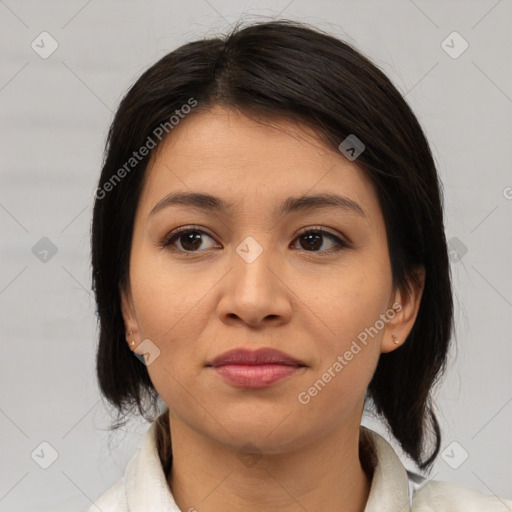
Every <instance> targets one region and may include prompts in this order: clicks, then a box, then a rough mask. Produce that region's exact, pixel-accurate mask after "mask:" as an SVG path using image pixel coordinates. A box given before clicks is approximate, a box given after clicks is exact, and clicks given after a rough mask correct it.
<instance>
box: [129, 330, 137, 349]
mask: <svg viewBox="0 0 512 512" xmlns="http://www.w3.org/2000/svg"><path fill="white" fill-rule="evenodd" d="M132 334H133V331H130V332H129V333H128V334H127V336H131V335H132ZM130 345H131V346H132V347H133V346H134V345H135V341H134V340H132V341H130Z"/></svg>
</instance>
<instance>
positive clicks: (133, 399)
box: [90, 21, 512, 512]
mask: <svg viewBox="0 0 512 512" xmlns="http://www.w3.org/2000/svg"><path fill="white" fill-rule="evenodd" d="M92 266H93V289H94V291H95V293H96V300H97V312H98V316H99V320H100V341H99V347H98V354H97V372H98V379H99V384H100V389H101V392H102V393H103V395H104V396H105V397H106V398H107V399H108V400H109V401H110V402H111V403H112V404H113V405H114V406H115V407H116V408H117V410H118V411H119V413H120V415H121V416H124V415H125V414H126V413H127V412H129V411H131V410H133V409H134V408H135V407H136V408H137V409H138V411H139V412H140V413H141V414H142V415H144V414H145V411H144V405H145V403H146V402H145V399H146V398H149V400H150V401H151V403H152V404H153V405H155V404H156V402H157V401H158V400H161V401H163V402H164V403H165V406H166V408H165V410H164V412H163V413H161V414H160V416H159V417H158V418H157V419H156V420H155V421H152V423H151V425H150V427H149V429H148V430H147V432H146V434H145V436H144V439H143V441H142V444H141V446H140V448H139V450H138V451H137V453H136V454H135V456H134V457H133V459H132V460H131V461H130V463H129V465H128V467H127V470H126V474H125V476H124V477H123V479H121V480H120V481H119V482H117V483H116V484H115V485H114V486H113V487H112V488H110V489H108V490H107V491H106V492H105V493H104V494H103V495H102V496H101V497H100V498H99V499H98V500H96V502H95V505H93V506H92V507H91V508H90V510H91V511H93V510H97V509H100V510H102V511H103V512H106V511H114V510H115V511H118V512H119V511H128V510H129V511H143V510H144V511H145V510H169V511H179V510H181V511H190V512H192V511H195V510H197V511H199V512H212V511H239V510H245V511H266V510H279V511H284V512H288V511H299V510H301V511H304V510H307V511H316V510H329V511H331V510H333V511H334V510H343V511H346V512H356V511H358V512H361V511H366V512H376V511H379V512H383V511H392V512H397V511H406V510H415V511H420V510H435V511H436V512H440V511H463V512H468V511H473V510H475V511H477V510H478V511H480V510H481V511H486V512H489V511H496V512H497V511H505V510H507V507H508V508H510V507H512V502H509V501H508V502H507V501H506V500H504V499H500V498H497V497H494V496H492V497H491V496H486V495H483V494H480V493H476V492H474V491H471V490H469V489H465V488H463V487H460V486H457V485H452V484H447V483H443V482H435V481H429V480H428V479H426V478H421V477H419V476H417V475H415V474H412V473H408V472H406V470H405V468H404V466H403V465H402V463H401V462H400V460H399V459H398V457H397V455H396V454H395V452H394V451H393V449H392V448H391V446H390V445H389V444H388V443H387V442H386V441H385V440H384V439H383V438H382V437H380V436H379V435H378V434H376V433H375V432H372V431H371V430H369V429H367V428H364V427H362V426H361V417H362V413H363V409H364V406H365V404H371V405H373V407H374V408H375V410H376V411H377V413H379V414H380V415H381V416H382V418H383V419H384V420H385V421H386V422H387V424H388V425H389V427H390V431H391V432H392V434H393V435H394V437H395V438H396V439H397V441H398V442H399V443H400V445H401V446H402V448H403V449H404V451H405V452H406V453H407V454H408V455H409V456H410V457H411V458H412V459H413V460H414V461H415V462H416V463H417V465H418V467H419V468H420V469H421V470H428V469H429V468H430V467H431V465H432V463H433V462H434V460H435V458H436V456H437V455H438V453H439V450H440V446H441V434H440V429H439V425H438V422H437V420H436V417H435V415H434V412H433V408H432V403H431V388H432V385H433V383H434V382H435V381H436V379H438V377H439V376H440V374H441V373H442V371H443V369H444V365H445V360H446V354H447V351H448V348H449V341H450V337H451V333H452V328H453V320H452V295H451V283H450V275H449V262H448V255H447V247H446V240H445V235H444V224H443V211H442V202H441V191H440V184H439V181H438V176H437V171H436V168H435V164H434V162H433V158H432V155H431V152H430V149H429V146H428V143H427V140H426V138H425V136H424V134H423V131H422V129H421V127H420V125H419V124H418V121H417V119H416V117H415V116H414V114H413V113H412V112H411V110H410V108H409V107H408V105H407V104H406V102H405V101H404V99H403V98H402V97H401V95H400V94H399V92H398V91H397V90H396V89H395V88H394V86H393V85H392V84H391V82H390V81H389V79H388V78H387V77H386V76H385V75H384V74H383V73H382V72H381V71H380V70H379V69H377V68H376V67H375V66H374V65H373V64H372V63H371V62H369V60H368V59H367V58H365V57H364V56H363V55H361V54H360V53H359V52H358V51H356V50H355V49H353V48H351V47H350V46H349V45H347V44H346V43H344V42H341V41H339V40H337V39H335V38H334V37H332V36H330V35H327V34H324V33H322V32H320V31H318V30H316V29H313V28H310V27H307V26H305V25H303V24H299V23H296V22H290V21H279V22H278V21H276V22H271V23H260V24H254V25H251V26H248V27H246V28H243V29H241V28H237V29H235V30H234V31H233V32H232V33H231V34H230V35H229V36H228V37H226V38H225V39H220V38H214V39H205V40H198V41H195V42H192V43H189V44H186V45H184V46H182V47H180V48H178V49H177V50H175V51H173V52H171V53H169V54H168V55H166V56H165V57H164V58H162V59H161V60H160V61H159V62H157V63H156V64H155V65H153V66H152V67H151V68H150V69H148V70H147V71H146V72H145V73H144V74H143V75H142V76H141V77H140V78H139V79H138V80H137V82H136V83H135V84H134V86H133V87H132V88H131V90H130V91H129V92H128V94H127V95H126V97H125V98H124V99H123V101H122V102H121V104H120V106H119V109H118V111H117V113H116V116H115V119H114V121H113V123H112V126H111V129H110V133H109V137H108V144H107V148H106V159H105V163H104V166H103V170H102V174H101V177H100V181H99V184H98V188H97V190H96V202H95V207H94V217H93V225H92Z"/></svg>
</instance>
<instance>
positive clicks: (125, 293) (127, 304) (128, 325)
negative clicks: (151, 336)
mask: <svg viewBox="0 0 512 512" xmlns="http://www.w3.org/2000/svg"><path fill="white" fill-rule="evenodd" d="M119 295H120V297H121V312H122V314H123V320H124V327H125V331H126V333H128V332H130V331H131V332H132V333H133V335H135V334H136V333H137V331H138V329H139V326H138V322H137V317H136V315H135V308H134V305H133V297H132V293H131V290H130V287H129V285H128V286H127V287H126V288H125V287H123V286H120V287H119ZM133 335H132V338H133Z"/></svg>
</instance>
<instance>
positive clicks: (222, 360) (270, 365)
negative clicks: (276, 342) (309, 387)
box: [206, 348, 306, 388]
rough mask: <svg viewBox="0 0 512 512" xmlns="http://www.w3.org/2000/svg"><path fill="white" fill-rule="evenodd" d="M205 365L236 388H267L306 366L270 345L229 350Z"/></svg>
mask: <svg viewBox="0 0 512 512" xmlns="http://www.w3.org/2000/svg"><path fill="white" fill-rule="evenodd" d="M206 366H207V367H209V368H212V369H213V370H214V371H215V372H216V373H217V374H218V375H219V376H220V377H221V378H222V379H223V380H224V381H225V382H227V383H229V384H231V385H233V386H236V387H239V388H264V387H268V386H271V385H273V384H275V383H277V382H279V381H280V380H282V379H284V378H286V377H290V376H292V375H294V374H295V373H297V372H299V370H301V369H303V368H305V367H306V365H305V364H304V363H303V362H301V361H299V360H298V359H295V358H293V357H291V356H289V355H288V354H285V353H284V352H280V351H279V350H274V349H271V348H261V349H259V350H247V349H235V350H230V351H228V352H225V353H224V354H221V355H220V356H218V357H216V358H215V359H214V360H213V361H212V362H211V363H208V364H207V365H206Z"/></svg>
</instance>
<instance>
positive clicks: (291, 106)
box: [91, 20, 453, 469]
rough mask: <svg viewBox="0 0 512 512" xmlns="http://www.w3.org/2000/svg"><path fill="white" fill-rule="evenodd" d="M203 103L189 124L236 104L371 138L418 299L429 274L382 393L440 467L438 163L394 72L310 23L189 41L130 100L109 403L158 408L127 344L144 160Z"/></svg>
mask: <svg viewBox="0 0 512 512" xmlns="http://www.w3.org/2000/svg"><path fill="white" fill-rule="evenodd" d="M191 99H192V100H193V101H191ZM193 102H195V106H194V107H193V108H192V110H193V111H192V112H191V113H189V114H188V115H196V113H197V112H200V111H201V110H203V109H207V108H209V107H211V106H213V105H223V106H226V107H229V108H233V109H238V110H240V111H241V112H243V113H246V114H247V115H252V116H259V117H262V116H263V117H265V116H267V117H280V118H285V119H288V120H292V121H295V122H298V123H302V124H303V125H305V126H309V127H311V128H312V129H313V130H314V131H315V133H317V134H318V135H319V136H320V137H321V138H322V140H323V141H324V142H325V143H326V144H328V145H329V146H331V147H333V148H336V149H337V148H338V146H339V144H340V143H341V142H342V141H343V140H344V139H345V138H346V137H347V136H349V135H351V134H353V135H355V136H356V137H357V138H358V139H360V140H361V141H362V142H363V143H364V145H365V150H364V151H363V152H362V153H361V154H360V156H359V157H358V158H357V160H356V161H355V163H356V164H357V165H358V166H359V167H360V168H361V169H362V170H363V171H364V172H365V173H366V174H367V175H368V176H369V177H370V179H371V180H372V182H373V184H374V186H375V189H376V191H377V193H378V197H379V202H380V206H381V209H382V212H383V216H384V220H385V223H386V230H387V239H388V246H389V256H390V261H391V267H392V276H393V283H394V286H396V287H399V288H400V289H402V290H404V291H407V289H408V285H409V284H410V282H411V281H414V279H415V274H414V270H415V269H416V268H417V267H419V266H423V267H424V268H425V270H426V281H425V288H424V291H423V296H422V299H421V303H420V308H419V312H418V316H417V318H416V322H415V324H414V326H413V328H412V331H411V333H410V334H409V336H408V338H407V340H406V341H405V342H404V343H403V345H402V346H401V347H400V348H398V349H396V350H394V351H392V352H390V353H387V354H382V355H381V357H380V359H379V363H378V366H377V369H376V371H375V374H374V376H373V379H372V381H371V383H370V385H369V388H368V398H370V399H371V401H370V403H372V404H373V406H374V408H375V411H376V412H377V413H378V414H380V415H381V416H382V417H383V418H384V419H385V421H386V422H387V424H388V425H389V427H390V429H391V432H392V434H393V435H394V437H395V438H396V439H397V440H398V441H399V443H400V444H401V446H402V448H403V449H404V451H405V452H406V453H407V454H408V455H410V456H411V458H412V459H413V460H414V461H415V462H416V463H417V464H418V466H419V467H420V468H423V469H427V468H429V467H430V466H431V464H432V463H433V461H434V459H435V457H436V456H437V454H438V452H439V449H440V440H441V434H440V429H439V425H438V422H437V420H436V417H435V414H434V412H433V408H432V402H431V394H432V388H433V385H434V383H435V382H436V381H437V379H438V378H439V376H440V375H441V373H442V371H443V370H444V367H445V364H446V356H447V351H448V347H449V341H450V338H451V332H452V329H453V325H452V322H453V318H452V315H453V304H452V290H451V282H450V267H449V260H448V251H447V246H446V239H445V233H444V224H443V208H442V191H441V186H440V183H439V179H438V175H437V170H436V166H435V163H434V160H433V157H432V154H431V151H430V148H429V144H428V142H427V139H426V136H425V134H424V132H423V130H422V128H421V126H420V124H419V122H418V120H417V118H416V116H415V115H414V113H413V112H412V111H411V109H410V107H409V106H408V104H407V103H406V101H405V99H404V98H403V97H402V95H401V94H400V93H399V92H398V91H397V89H396V88H395V87H394V86H393V84H392V83H391V81H390V80H389V79H388V78H387V77H386V75H385V74H384V73H383V72H382V71H380V69H379V68H378V67H376V66H375V65H374V64H373V63H371V62H370V60H369V59H368V58H367V57H365V56H364V55H362V54H361V52H359V51H357V50H356V49H355V48H353V47H352V46H351V45H349V44H347V43H345V42H343V41H341V40H339V39H338V38H336V37H333V36H331V35H329V34H326V33H324V32H322V31H320V30H318V29H316V28H312V27H309V26H307V25H305V24H303V23H299V22H294V21H288V20H283V21H272V22H264V23H255V24H251V25H249V26H246V27H244V28H242V27H241V26H237V27H236V28H235V29H233V30H232V31H231V32H230V33H229V34H228V35H226V36H224V37H214V38H209V39H200V40H197V41H193V42H190V43H188V44H185V45H183V46H181V47H180V48H178V49H176V50H174V51H172V52H170V53H168V54H167V55H165V56H164V57H163V58H162V59H160V60H159V61H158V62H157V63H156V64H154V65H153V66H151V67H150V68H149V69H147V70H146V71H145V72H144V73H143V74H142V75H141V76H140V78H139V79H138V80H137V81H136V82H135V84H134V85H133V86H132V87H131V88H130V90H129V91H128V93H127V94H126V96H125V97H124V98H123V100H122V101H121V103H120V105H119V107H118V109H117V112H116V115H115V118H114V120H113V122H112V125H111V127H110V131H109V134H108V140H107V145H106V148H105V159H104V164H103V169H102V172H101V177H100V179H99V184H98V189H97V192H96V200H95V204H94V212H93V220H92V227H91V246H92V282H93V290H94V292H95V294H96V295H95V296H96V302H97V315H98V318H99V327H100V333H99V346H98V351H97V360H96V363H97V376H98V381H99V386H100V390H101V392H102V394H103V395H104V397H106V398H107V399H108V401H109V402H110V403H111V404H113V405H114V406H115V408H116V409H117V411H118V412H119V413H120V414H121V415H122V414H124V413H125V412H128V411H129V410H131V411H132V412H133V409H134V407H135V406H137V407H138V410H139V412H140V413H141V414H144V410H143V404H144V399H143V394H144V393H146V394H147V396H148V397H149V399H150V400H151V401H152V403H153V405H155V404H156V400H157V399H158V397H157V394H156V391H155V389H154V387H153V385H152V383H151V380H150V378H149V374H148V372H147V369H146V367H145V365H144V364H141V362H140V361H139V360H138V359H137V358H136V357H134V356H133V354H132V353H131V351H130V349H129V347H128V346H127V343H126V338H125V326H124V322H123V317H122V313H121V303H120V294H119V291H120V287H125V286H126V285H127V284H128V282H129V280H128V279H129V275H128V269H129V255H130V248H131V238H132V230H133V222H134V217H135V211H136V208H137V204H138V200H139V197H140V193H141V190H142V187H143V186H144V178H145V174H146V172H145V171H146V168H147V164H148V159H149V155H148V156H145V157H144V158H142V157H141V158H140V159H139V158H138V160H137V162H136V163H135V164H134V162H133V161H132V160H130V159H131V158H133V153H134V151H137V150H138V149H139V148H141V147H143V146H145V145H146V146H147V145H148V141H149V139H148V137H149V138H151V140H153V141H154V142H156V146H157V147H158V142H159V140H160V139H159V138H158V137H155V133H159V132H158V130H159V127H162V126H166V127H167V128H166V130H165V131H166V134H167V132H169V133H171V130H172V126H171V125H172V122H170V119H171V117H172V116H176V115H177V114H178V111H179V112H186V110H185V109H184V108H183V106H184V105H192V104H193ZM188 110H190V108H189V109H188ZM160 131H161V129H160ZM171 136H172V133H171ZM127 162H131V163H130V166H127ZM132 164H134V165H133V166H132ZM121 169H124V171H125V172H122V171H121ZM429 434H430V436H429ZM429 437H432V439H429ZM429 440H431V441H433V442H432V443H431V444H432V446H431V449H430V450H427V448H426V443H427V441H429Z"/></svg>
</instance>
